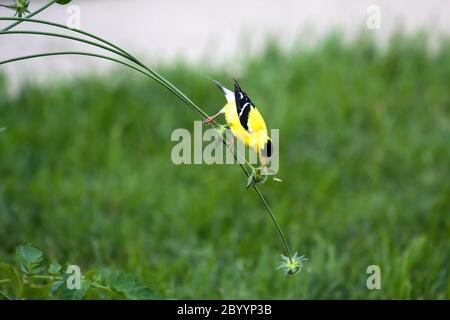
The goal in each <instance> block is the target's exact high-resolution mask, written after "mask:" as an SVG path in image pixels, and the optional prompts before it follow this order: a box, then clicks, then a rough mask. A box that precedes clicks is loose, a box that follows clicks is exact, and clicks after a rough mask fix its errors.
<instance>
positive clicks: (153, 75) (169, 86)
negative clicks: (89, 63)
mask: <svg viewBox="0 0 450 320" xmlns="http://www.w3.org/2000/svg"><path fill="white" fill-rule="evenodd" d="M0 20H17V22H19V21H20V22H32V23H41V24H47V25H51V26H55V27H60V28H63V29H66V30H70V31H74V32H77V33H80V34H83V35H85V36H88V37H91V38H93V39H95V40H98V41H100V42H102V43H104V44H107V45H109V46H110V47H112V48H113V49H111V48H107V47H105V46H103V45H100V44H98V43H94V42H91V41H88V40H84V39H81V38H76V37H71V36H66V35H61V34H54V33H44V32H28V33H31V34H42V35H50V36H57V37H61V38H67V39H71V40H76V41H81V42H84V43H87V44H90V45H94V46H97V47H99V48H102V49H105V50H108V51H110V52H113V53H115V54H118V55H120V56H122V57H124V58H126V59H128V60H130V61H131V62H133V63H135V64H137V65H139V66H140V67H142V68H144V69H145V70H146V71H147V72H144V71H143V70H141V69H139V68H137V67H135V66H132V65H130V64H128V63H125V62H123V61H120V60H117V59H114V58H111V57H107V56H103V55H98V54H93V53H87V52H75V51H73V52H53V53H43V54H37V55H29V56H23V57H18V58H13V59H9V60H5V61H0V65H2V64H5V63H10V62H14V61H19V60H25V59H32V58H38V57H44V56H54V55H67V54H75V55H85V56H92V57H97V58H102V59H107V60H110V61H113V62H117V63H120V64H122V65H125V66H127V67H130V68H132V69H134V70H136V71H138V72H140V73H142V74H144V75H146V76H148V77H150V78H151V79H153V80H155V81H156V82H158V83H159V84H161V85H162V86H164V87H165V88H166V89H168V90H169V91H171V92H172V93H174V94H175V95H176V96H177V97H178V98H179V99H180V100H182V101H183V102H185V103H186V104H187V105H188V106H189V107H190V108H191V109H192V110H193V111H194V112H195V113H197V114H198V115H200V117H202V118H203V119H205V118H206V117H207V114H206V113H205V112H204V111H203V110H202V109H201V108H200V107H198V106H197V105H196V104H195V103H194V102H192V100H190V99H189V98H188V97H187V96H186V95H185V94H184V93H182V92H181V91H180V90H179V89H178V88H176V87H175V86H174V85H173V84H172V83H171V82H170V81H168V80H167V79H165V78H164V77H163V76H161V75H160V74H159V73H158V72H156V71H155V70H153V69H152V68H150V67H148V66H146V65H145V64H144V63H142V62H141V61H139V60H138V59H137V58H135V57H134V56H132V55H131V54H130V53H128V52H127V51H125V50H124V49H122V48H120V47H118V46H116V45H114V44H113V43H111V42H109V41H107V40H104V39H102V38H100V37H98V36H95V35H93V34H90V33H88V32H85V31H82V30H78V29H70V28H68V27H66V26H64V25H61V24H57V23H53V22H49V21H44V20H36V19H28V18H25V19H24V18H0ZM17 33H18V32H17ZM23 33H26V32H23ZM114 49H115V50H114ZM118 51H119V52H118ZM223 142H224V143H226V142H225V140H224V139H223ZM233 155H234V158H235V159H236V160H237V161H238V163H239V165H240V167H241V169H242V171H243V172H244V174H245V175H246V176H247V177H250V173H248V172H247V170H246V168H245V166H244V165H243V164H242V163H240V162H239V160H238V155H239V154H237V152H233ZM252 185H253V189H254V190H255V192H256V193H257V195H258V197H259V198H260V199H261V201H262V202H263V204H264V206H265V208H266V209H267V212H268V213H269V215H270V217H271V219H272V221H273V223H274V225H275V227H276V229H277V231H278V233H279V235H280V237H281V240H282V242H283V245H284V247H285V249H286V252H287V254H288V256H289V260H290V261H292V255H291V252H290V249H289V246H288V244H287V241H286V238H285V236H284V234H283V232H282V231H281V228H280V225H279V224H278V222H277V220H276V218H275V216H274V214H273V212H272V210H271V209H270V207H269V205H268V204H267V202H266V200H265V198H264V196H263V195H262V193H261V192H260V190H259V188H258V186H257V185H256V184H255V183H252Z"/></svg>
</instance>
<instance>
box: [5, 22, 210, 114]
mask: <svg viewBox="0 0 450 320" xmlns="http://www.w3.org/2000/svg"><path fill="white" fill-rule="evenodd" d="M2 20H12V21H21V22H31V23H40V24H46V25H50V26H54V27H58V28H62V29H65V30H68V31H72V32H77V33H80V34H83V35H85V36H87V37H90V38H92V39H95V40H98V41H100V42H103V43H104V44H106V45H109V46H111V47H112V48H114V49H116V50H118V51H121V52H122V53H123V54H125V55H127V56H128V58H129V59H130V60H131V61H133V62H134V63H136V64H138V65H139V66H141V67H143V68H144V69H146V70H147V71H148V72H150V73H152V74H153V75H154V76H155V77H156V78H158V79H160V80H161V81H160V82H159V84H161V85H162V86H164V87H165V88H166V89H168V90H169V91H171V92H172V93H173V94H175V96H177V97H178V98H179V99H180V100H181V101H183V102H184V103H186V104H187V105H188V106H189V107H190V108H191V109H192V110H194V112H195V113H197V114H198V115H199V116H200V117H202V118H203V119H206V118H207V117H208V115H207V114H206V113H205V112H204V111H203V110H202V109H201V108H199V107H198V106H197V105H196V104H195V103H194V102H193V101H192V100H190V99H189V98H188V97H187V96H186V95H185V94H184V93H183V92H181V91H180V90H178V88H176V87H175V86H174V85H173V84H172V83H171V82H170V81H168V80H167V79H166V78H164V77H163V76H162V75H160V74H159V73H158V72H156V71H155V70H153V69H152V68H150V67H148V66H146V65H145V64H144V63H142V62H141V61H139V60H138V59H137V58H136V57H134V56H132V55H131V54H130V53H128V52H127V51H125V50H124V49H122V48H120V47H119V46H117V45H115V44H113V43H111V42H109V41H107V40H105V39H102V38H100V37H98V36H96V35H94V34H91V33H89V32H86V31H83V30H80V29H71V28H68V27H67V26H65V25H63V24H59V23H54V22H51V21H46V20H37V19H27V18H14V17H13V18H9V17H6V18H4V17H0V21H2Z"/></svg>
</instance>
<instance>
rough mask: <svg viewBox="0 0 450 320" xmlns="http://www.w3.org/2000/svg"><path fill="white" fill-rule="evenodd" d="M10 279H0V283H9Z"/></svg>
mask: <svg viewBox="0 0 450 320" xmlns="http://www.w3.org/2000/svg"><path fill="white" fill-rule="evenodd" d="M9 282H11V279H0V284H4V283H9Z"/></svg>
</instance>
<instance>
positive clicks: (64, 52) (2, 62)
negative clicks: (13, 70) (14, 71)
mask: <svg viewBox="0 0 450 320" xmlns="http://www.w3.org/2000/svg"><path fill="white" fill-rule="evenodd" d="M62 55H80V56H90V57H96V58H100V59H105V60H110V61H113V62H116V63H120V64H121V65H124V66H127V67H129V68H131V69H134V70H136V71H138V72H140V73H142V74H144V75H146V76H148V77H150V78H151V79H153V80H156V79H154V78H153V76H152V75H150V74H148V73H146V72H145V71H143V70H141V69H139V68H137V67H135V66H133V65H131V64H128V63H126V62H123V61H121V60H118V59H114V58H111V57H108V56H104V55H101V54H96V53H90V52H82V51H58V52H46V53H38V54H32V55H28V56H21V57H16V58H11V59H8V60H3V61H0V65H3V64H7V63H11V62H16V61H21V60H27V59H34V58H40V57H50V56H62Z"/></svg>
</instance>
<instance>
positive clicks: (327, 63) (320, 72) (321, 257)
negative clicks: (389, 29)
mask: <svg viewBox="0 0 450 320" xmlns="http://www.w3.org/2000/svg"><path fill="white" fill-rule="evenodd" d="M440 45H441V48H440V49H439V50H438V51H437V52H435V53H433V54H430V53H427V50H426V37H425V36H423V35H419V36H415V37H404V36H399V35H397V36H396V37H394V38H393V39H392V41H391V42H390V44H389V45H388V47H387V48H385V49H384V50H381V49H378V48H377V47H376V46H375V45H374V44H373V42H372V41H370V40H368V39H367V38H365V37H361V38H358V39H356V40H354V41H353V42H351V43H344V42H343V41H341V40H340V38H339V36H336V35H332V36H330V37H328V38H326V39H325V40H323V41H322V42H321V43H320V44H319V45H318V46H317V47H315V48H309V49H306V48H303V47H302V46H301V45H300V44H299V45H298V46H297V47H295V48H293V49H291V50H289V51H288V52H284V53H283V52H282V51H281V50H279V49H278V46H277V45H276V44H272V45H269V46H268V47H267V49H266V50H265V51H264V52H263V53H262V54H260V55H258V56H255V57H251V58H250V57H248V58H242V59H240V60H239V61H238V62H236V65H234V66H233V70H236V68H237V67H239V70H240V73H239V74H238V75H236V74H229V73H227V72H226V70H211V69H208V68H207V67H204V66H201V67H200V66H186V65H185V64H183V63H178V64H174V65H171V66H165V67H162V68H160V71H161V73H162V74H163V75H164V76H166V77H167V78H168V79H169V80H171V81H173V83H174V84H175V85H176V86H178V87H179V88H180V89H181V90H183V91H184V92H185V93H186V94H187V95H188V96H189V97H190V98H191V99H192V100H193V101H194V102H196V103H197V104H198V105H199V106H201V107H202V108H203V109H205V110H206V111H207V112H208V113H210V114H212V113H215V112H216V111H217V110H218V109H219V108H220V107H221V105H222V104H223V102H224V100H223V97H222V96H221V94H220V93H219V92H218V90H217V89H216V88H215V87H214V85H213V84H212V83H211V82H209V80H208V79H207V76H211V77H213V78H216V79H218V80H221V81H222V82H224V83H227V84H229V83H231V79H232V77H234V76H238V77H239V79H240V82H241V85H242V86H243V87H244V89H245V90H246V91H247V92H248V93H249V95H250V96H251V97H252V99H253V101H254V102H255V103H256V104H257V105H258V106H259V109H260V110H261V111H262V113H263V114H264V116H265V117H266V119H267V122H268V125H269V127H271V128H280V136H281V137H280V147H281V150H280V151H281V155H280V172H279V174H278V176H279V177H280V178H282V179H283V182H282V183H274V182H272V183H265V184H263V185H262V186H261V189H262V192H263V193H264V194H265V195H266V197H267V199H268V201H269V203H270V205H271V206H272V209H273V211H274V213H275V214H276V216H277V217H278V219H279V221H280V224H281V226H282V228H283V229H284V231H285V233H286V236H287V238H288V241H289V242H290V245H291V248H292V249H293V251H299V253H300V254H305V255H306V256H307V257H308V258H309V262H308V263H307V264H306V266H305V269H304V270H303V271H302V273H301V274H300V275H297V276H295V277H284V276H283V275H282V274H281V273H280V272H279V271H275V267H276V266H277V265H278V261H279V256H280V254H281V253H282V251H281V247H280V242H279V238H278V235H277V234H276V231H275V229H274V228H273V226H272V222H271V221H270V218H269V216H268V215H267V213H266V211H265V209H264V208H263V207H262V205H261V203H260V202H259V201H258V198H257V196H256V195H255V193H254V192H253V191H251V190H246V189H245V185H246V179H245V177H244V175H243V174H242V172H241V170H240V168H239V167H238V166H220V165H213V166H207V165H190V166H188V165H182V166H175V165H173V164H172V162H171V160H170V151H171V148H172V147H173V146H174V143H172V142H171V141H170V135H171V133H172V130H173V129H175V128H181V127H184V128H188V129H189V130H192V128H193V123H192V121H193V120H194V119H195V117H194V114H193V113H192V112H190V111H189V109H188V108H186V106H185V105H183V104H182V103H181V102H180V101H178V100H177V99H176V98H175V97H174V96H172V95H170V94H169V93H168V92H166V91H165V90H164V89H162V88H161V87H160V86H158V85H157V84H155V83H154V82H151V81H149V80H147V79H146V78H144V77H142V76H139V75H137V74H136V75H135V74H133V73H128V72H127V71H125V70H124V69H118V70H117V71H115V72H113V73H112V74H111V75H110V76H108V77H96V76H85V77H81V78H78V79H75V80H71V81H58V82H56V81H55V82H54V83H52V82H49V83H46V84H44V85H36V84H24V85H23V87H22V88H21V91H20V94H19V95H17V96H11V95H8V94H7V93H6V90H7V87H8V84H7V81H6V79H3V80H4V81H2V83H1V84H0V127H7V130H5V131H4V132H2V133H0V155H1V157H0V260H3V261H9V260H12V259H13V256H14V248H15V247H16V246H17V245H18V244H20V243H28V242H30V243H33V245H35V246H37V247H38V248H40V249H42V250H43V251H44V252H46V253H47V254H48V255H50V256H51V257H52V258H55V259H58V260H60V261H68V262H69V263H73V264H78V265H80V267H81V269H82V270H88V269H91V268H102V267H109V268H115V269H119V270H124V271H127V272H129V273H131V274H134V275H137V276H139V277H140V278H141V279H143V280H144V282H145V283H147V284H148V285H150V286H151V287H153V288H154V289H155V290H156V291H157V292H158V293H159V294H160V295H161V296H163V297H168V298H236V299H241V298H242V299H245V298H277V299H284V298H286V299H317V298H322V299H337V298H364V299H366V298H367V299H372V298H441V299H444V298H447V299H448V298H450V284H449V268H450V257H449V252H450V240H449V238H450V224H449V222H450V219H449V213H450V183H449V181H450V169H449V167H450V148H449V142H450V94H449V90H448V86H449V82H450V42H449V40H448V39H446V40H443V41H442V42H441V43H440ZM68 59H69V57H68ZM371 264H376V265H379V266H380V267H381V271H382V275H381V276H382V278H381V279H382V289H381V290H373V291H370V290H368V289H367V288H366V279H367V276H368V275H367V274H366V268H367V266H369V265H371Z"/></svg>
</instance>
